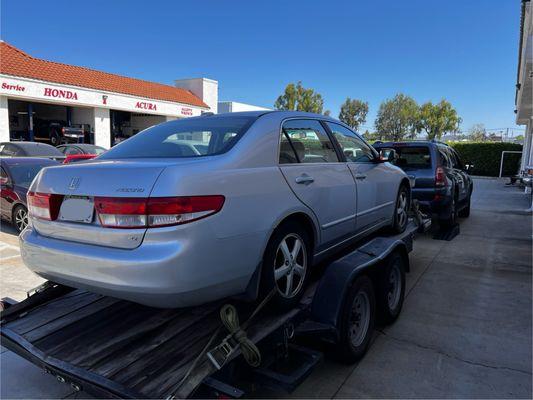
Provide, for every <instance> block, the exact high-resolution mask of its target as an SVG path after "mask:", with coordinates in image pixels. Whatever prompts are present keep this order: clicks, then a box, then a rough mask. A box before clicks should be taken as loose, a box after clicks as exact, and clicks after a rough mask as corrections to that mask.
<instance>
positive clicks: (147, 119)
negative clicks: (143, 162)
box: [110, 110, 167, 146]
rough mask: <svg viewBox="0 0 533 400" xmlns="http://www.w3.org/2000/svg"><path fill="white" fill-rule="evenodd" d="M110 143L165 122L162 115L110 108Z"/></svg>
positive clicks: (113, 143) (112, 143)
mask: <svg viewBox="0 0 533 400" xmlns="http://www.w3.org/2000/svg"><path fill="white" fill-rule="evenodd" d="M110 116H111V145H112V146H114V145H115V144H117V143H120V142H122V141H123V140H126V139H127V138H129V137H131V136H133V135H135V134H136V133H139V132H140V131H142V130H144V129H146V128H149V127H151V126H153V125H157V124H160V123H162V122H165V121H166V120H167V118H166V117H165V116H163V115H153V114H141V113H130V112H126V111H117V110H111V115H110Z"/></svg>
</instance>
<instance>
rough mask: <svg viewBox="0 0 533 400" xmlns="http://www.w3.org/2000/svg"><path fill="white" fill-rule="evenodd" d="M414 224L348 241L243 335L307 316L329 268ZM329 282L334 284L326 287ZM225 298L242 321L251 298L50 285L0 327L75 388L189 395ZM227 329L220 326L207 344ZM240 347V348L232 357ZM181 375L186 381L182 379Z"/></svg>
mask: <svg viewBox="0 0 533 400" xmlns="http://www.w3.org/2000/svg"><path fill="white" fill-rule="evenodd" d="M415 231H416V226H415V225H414V224H411V225H410V228H409V229H408V230H407V231H406V232H404V233H403V234H400V235H397V236H393V237H388V238H383V237H379V236H376V237H374V238H369V240H368V241H366V243H365V244H364V245H361V244H359V245H358V247H356V248H355V249H353V248H352V249H351V250H350V249H347V250H346V251H345V252H344V254H345V257H342V258H340V259H338V262H340V264H338V265H336V266H335V263H333V264H331V268H329V267H330V266H329V265H328V266H327V268H326V271H331V272H332V274H331V275H332V276H331V277H332V278H333V279H332V280H329V281H327V282H329V284H323V283H324V278H318V279H317V280H315V281H314V282H312V283H311V284H310V285H309V287H308V288H307V290H306V292H305V294H304V296H303V298H302V300H301V302H300V305H299V306H298V307H295V308H293V309H291V310H289V311H287V312H285V313H282V314H280V313H279V311H277V312H276V311H273V310H269V309H268V308H265V309H263V310H261V311H260V313H259V314H258V315H257V317H256V318H254V322H253V323H252V324H251V325H250V326H249V327H248V328H247V329H246V331H247V336H248V338H249V339H250V340H251V341H252V342H254V343H259V342H260V341H261V340H262V339H265V338H266V337H267V336H269V335H271V334H272V333H273V332H275V331H278V330H279V328H282V327H284V326H286V325H287V324H292V323H294V324H295V325H296V324H297V323H300V322H302V321H304V320H306V319H307V318H308V317H309V316H310V314H311V312H312V310H311V308H312V307H311V305H312V304H314V303H313V301H315V302H316V296H315V293H319V294H320V293H322V294H326V292H328V290H329V291H330V292H331V291H333V292H334V293H337V294H336V295H335V298H338V297H339V295H340V293H339V292H338V290H339V286H338V285H342V284H343V282H344V280H343V279H344V278H339V277H340V275H339V276H336V273H335V272H334V271H337V270H338V271H341V270H346V267H348V269H347V271H352V270H353V271H357V270H358V269H359V268H366V266H368V265H370V264H373V263H374V264H375V263H377V262H379V261H380V260H382V259H383V257H384V256H386V254H388V253H387V252H388V251H389V250H390V249H391V248H393V247H394V245H395V243H398V242H402V243H404V245H405V248H406V249H407V250H406V251H407V252H409V251H410V250H411V248H412V238H413V236H414V232H415ZM391 246H392V247H391ZM350 251H351V252H350ZM343 260H344V261H343ZM342 265H344V267H342ZM322 275H324V274H322ZM326 275H327V274H326ZM321 284H322V285H321ZM331 284H333V289H331V288H329V289H328V287H329V286H331ZM328 293H329V292H328ZM330 294H331V293H330ZM321 299H322V297H320V296H319V301H318V303H322V301H321ZM337 300H338V299H337ZM228 302H229V303H232V304H234V305H236V307H237V309H238V311H239V319H240V321H241V324H242V323H243V322H244V321H246V320H247V317H248V316H249V315H250V314H251V313H252V312H253V309H254V308H255V306H256V305H253V304H247V303H238V302H237V301H233V300H225V301H220V302H215V303H211V304H207V305H202V306H199V307H193V308H187V309H157V308H151V307H147V306H142V305H139V304H136V303H132V302H128V301H125V300H119V299H115V298H111V297H106V296H101V295H98V294H94V293H90V292H87V291H84V290H75V289H71V288H67V287H64V286H61V285H51V286H49V287H47V288H45V289H44V290H42V291H40V292H37V293H35V294H33V295H32V296H30V297H28V298H27V299H26V300H24V301H22V302H20V303H17V304H15V305H13V306H11V307H10V308H8V309H6V310H5V311H3V312H2V313H0V334H1V338H2V345H3V346H5V347H6V348H8V349H10V350H12V351H14V352H15V353H17V354H19V355H21V356H23V357H25V358H27V359H29V360H30V361H31V362H33V363H34V364H36V365H39V366H41V367H43V368H44V369H45V370H46V371H48V372H50V373H53V374H54V375H57V376H58V377H59V378H60V379H63V377H64V379H65V381H67V382H69V383H71V384H72V385H73V387H75V388H76V389H79V390H86V391H88V392H89V393H91V394H95V395H96V396H98V397H131V398H167V397H171V396H174V395H178V396H180V397H187V396H189V395H191V394H192V393H193V391H194V389H195V388H196V387H197V386H198V384H200V383H201V382H202V379H203V378H205V377H207V376H209V375H210V373H212V372H213V369H208V368H207V366H208V365H210V364H209V363H210V361H209V360H208V358H207V357H203V358H202V359H201V361H200V362H199V364H198V365H197V368H195V370H198V371H199V372H196V373H195V374H194V379H191V378H190V377H187V379H184V377H185V375H186V374H187V371H188V370H189V369H190V367H191V365H192V364H193V363H194V361H195V359H196V358H197V356H198V355H199V354H200V353H201V352H202V350H203V349H204V347H205V346H206V345H207V343H208V341H209V340H210V339H211V337H212V336H213V334H214V332H215V331H216V330H217V329H218V328H219V327H221V326H222V323H221V320H220V316H219V310H220V307H221V306H222V305H223V304H224V303H228ZM326 303H327V301H326ZM328 312H329V311H328ZM295 321H298V322H295ZM302 325H305V324H302ZM315 328H316V327H315ZM226 335H227V332H226V331H225V329H221V330H220V331H219V334H218V337H217V338H216V339H215V340H214V341H213V342H212V346H211V347H210V348H213V347H215V346H216V345H218V344H219V343H220V342H221V340H222V339H223V338H224V337H225V336H226ZM240 354H241V353H240V348H237V350H236V351H235V352H234V353H232V356H231V358H230V360H231V359H233V358H235V357H237V356H239V355H240ZM228 361H229V360H228ZM191 376H193V375H191ZM182 381H184V382H186V383H185V384H184V385H181V383H182ZM178 388H179V389H180V390H179V391H178Z"/></svg>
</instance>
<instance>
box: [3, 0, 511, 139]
mask: <svg viewBox="0 0 533 400" xmlns="http://www.w3.org/2000/svg"><path fill="white" fill-rule="evenodd" d="M519 14H520V1H519V0H503V1H502V0H477V1H475V0H462V1H459V0H447V1H432V0H423V1H419V0H405V1H398V0H395V1H388V0H381V1H370V0H368V1H365V2H363V1H346V2H342V1H334V0H328V1H287V0H285V1H277V0H270V1H268V2H262V1H220V0H219V1H211V0H202V1H197V2H195V1H187V2H183V1H157V0H152V1H146V0H144V1H126V0H115V1H111V0H108V1H102V0H91V1H54V0H51V1H34V0H24V1H18V0H3V1H2V2H1V26H0V29H1V36H2V39H4V40H5V41H7V42H9V43H11V44H13V45H15V46H17V47H19V48H21V49H22V50H24V51H26V52H28V53H29V54H31V55H33V56H36V57H40V58H45V59H50V60H54V61H58V62H64V63H69V64H75V65H83V66H87V67H90V68H95V69H99V70H103V71H107V72H112V73H117V74H122V75H127V76H132V77H137V78H142V79H147V80H152V81H157V82H162V83H167V84H172V82H173V80H174V79H177V78H186V77H199V76H205V77H209V78H212V79H216V80H218V81H219V88H220V92H219V97H220V100H234V101H241V102H246V103H251V104H256V105H261V106H266V107H272V105H273V103H274V101H275V100H276V98H277V96H278V95H279V94H280V93H281V92H282V91H283V89H284V87H285V85H286V84H287V83H289V82H294V81H298V80H301V81H302V82H303V84H304V86H307V87H312V88H314V89H316V90H317V91H318V92H320V93H321V94H322V96H323V97H324V99H325V108H326V109H330V110H331V111H332V114H333V115H334V116H337V115H338V111H339V107H340V104H341V103H342V102H343V101H344V100H345V99H346V97H347V96H349V97H352V98H359V99H362V100H365V101H368V102H369V103H370V112H369V115H368V118H367V123H366V124H365V125H367V126H372V125H373V123H374V119H375V115H376V112H377V109H378V107H379V104H380V103H381V101H383V100H384V99H386V98H390V97H392V96H394V95H395V94H396V93H398V92H403V93H406V94H408V95H411V96H413V97H414V98H415V99H416V100H417V101H418V102H424V101H428V100H432V101H439V100H440V99H441V98H446V99H448V100H449V101H451V103H452V104H453V105H454V106H455V107H456V108H457V110H458V112H459V115H460V116H461V117H462V118H463V120H464V122H463V124H462V129H463V130H467V129H468V128H469V127H470V126H471V125H472V124H474V123H484V124H485V126H486V127H487V128H500V127H516V125H515V123H514V113H513V110H514V93H515V91H514V85H515V83H516V64H517V58H518V57H517V48H518V30H519Z"/></svg>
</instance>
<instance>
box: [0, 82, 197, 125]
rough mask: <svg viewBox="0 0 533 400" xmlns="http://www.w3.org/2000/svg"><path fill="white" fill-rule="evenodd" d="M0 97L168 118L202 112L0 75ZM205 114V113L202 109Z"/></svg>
mask: <svg viewBox="0 0 533 400" xmlns="http://www.w3.org/2000/svg"><path fill="white" fill-rule="evenodd" d="M0 94H1V95H6V96H8V97H13V98H20V99H24V100H37V101H44V102H47V103H58V104H64V105H72V106H86V107H99V108H109V109H114V110H121V111H129V112H135V113H143V114H155V115H163V116H170V117H181V118H183V117H192V116H198V115H201V113H202V109H201V108H198V107H194V106H182V105H179V104H176V103H172V102H168V101H157V100H150V99H143V98H136V97H135V96H130V95H122V94H118V93H110V92H107V93H106V92H102V91H98V90H93V89H86V88H78V87H74V86H66V85H65V86H62V85H55V84H47V83H44V82H39V81H34V80H30V79H24V78H16V77H9V76H5V75H1V76H0ZM204 111H205V110H204Z"/></svg>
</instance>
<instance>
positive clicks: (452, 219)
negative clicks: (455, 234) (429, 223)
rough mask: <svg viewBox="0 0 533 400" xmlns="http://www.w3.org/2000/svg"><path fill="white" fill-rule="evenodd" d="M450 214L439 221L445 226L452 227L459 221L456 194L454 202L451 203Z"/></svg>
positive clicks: (453, 197)
mask: <svg viewBox="0 0 533 400" xmlns="http://www.w3.org/2000/svg"><path fill="white" fill-rule="evenodd" d="M449 211H450V216H449V217H448V218H444V219H441V220H440V221H439V222H440V224H441V226H443V227H451V226H454V225H455V224H456V223H457V214H458V212H457V199H456V198H455V195H454V196H452V202H451V203H450V210H449Z"/></svg>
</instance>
